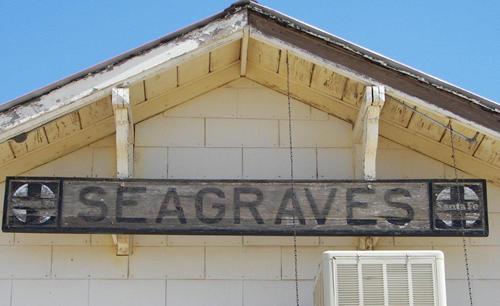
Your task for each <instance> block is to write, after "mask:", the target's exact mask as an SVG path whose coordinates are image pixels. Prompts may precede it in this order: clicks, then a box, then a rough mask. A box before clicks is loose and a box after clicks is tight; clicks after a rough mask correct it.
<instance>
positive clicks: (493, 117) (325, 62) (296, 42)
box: [248, 13, 500, 139]
mask: <svg viewBox="0 0 500 306" xmlns="http://www.w3.org/2000/svg"><path fill="white" fill-rule="evenodd" d="M248 18H249V27H250V38H253V39H256V40H259V41H262V42H264V43H267V44H269V45H272V46H274V47H276V48H279V49H282V50H289V51H291V52H293V53H295V54H297V55H298V56H300V57H302V58H304V59H306V60H308V61H310V62H312V63H314V64H316V65H322V66H325V67H327V68H328V69H331V70H332V71H334V72H337V73H339V74H341V75H344V76H346V77H348V78H350V79H353V80H355V81H358V82H360V83H363V84H365V85H381V86H384V87H385V88H386V93H387V94H388V95H391V96H393V97H395V98H398V99H401V100H404V101H406V102H408V103H410V104H412V105H415V106H418V107H422V108H424V109H427V110H429V111H432V112H435V113H437V114H439V115H441V116H445V117H448V118H452V119H455V120H458V121H460V122H462V123H463V124H465V125H467V126H469V127H471V128H473V129H475V130H477V131H478V132H480V133H482V134H485V135H489V136H491V137H493V138H497V139H500V120H499V119H500V114H493V113H491V112H488V111H484V110H483V109H482V108H481V107H480V106H479V105H477V104H474V103H472V102H470V101H467V100H465V99H462V98H460V97H458V96H456V95H453V94H451V93H448V92H445V91H441V90H438V89H436V88H434V87H431V86H427V85H426V84H425V83H424V82H417V81H416V80H415V79H413V78H410V77H409V76H407V75H404V74H402V73H398V72H397V71H394V70H391V69H388V68H384V67H382V66H380V65H376V64H374V63H373V62H370V61H368V60H367V59H364V58H363V57H362V56H360V55H356V54H355V53H353V52H347V50H344V49H340V48H338V47H335V46H332V45H329V44H327V43H326V42H324V41H320V40H319V39H316V38H313V37H310V36H308V35H307V34H305V33H301V32H299V31H295V30H292V29H289V28H286V27H284V26H281V25H279V24H276V23H275V22H274V21H272V20H268V19H266V18H264V17H261V16H259V15H257V14H254V13H250V14H249V17H248Z"/></svg>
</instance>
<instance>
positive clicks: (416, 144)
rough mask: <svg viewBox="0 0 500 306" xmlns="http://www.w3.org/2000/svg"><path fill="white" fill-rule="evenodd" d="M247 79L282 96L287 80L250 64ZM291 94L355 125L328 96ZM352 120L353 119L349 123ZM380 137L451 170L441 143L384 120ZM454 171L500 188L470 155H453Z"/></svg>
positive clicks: (493, 172) (351, 113)
mask: <svg viewBox="0 0 500 306" xmlns="http://www.w3.org/2000/svg"><path fill="white" fill-rule="evenodd" d="M247 78H249V79H251V80H253V81H255V82H257V83H259V84H261V85H263V86H266V87H268V88H270V89H272V90H275V91H277V92H279V93H281V94H286V87H285V86H286V83H285V82H286V80H285V78H283V77H282V76H280V75H279V74H277V73H273V72H270V71H267V70H264V69H262V68H260V67H257V65H255V64H253V63H249V66H248V74H247ZM290 87H291V88H290V94H291V96H292V97H293V98H295V99H297V100H299V101H302V102H303V103H306V104H309V105H311V106H313V107H316V108H318V109H321V110H322V111H325V112H327V113H329V114H331V115H333V116H335V117H338V118H340V119H342V120H345V121H348V122H351V123H354V121H355V118H356V116H355V115H356V113H357V112H358V111H357V109H356V108H354V106H352V105H349V104H347V103H345V102H343V101H341V100H338V99H335V98H334V97H331V96H326V95H324V94H321V93H319V92H317V91H316V90H314V89H312V88H309V87H305V86H303V85H300V84H298V83H291V85H290ZM350 118H354V119H352V120H351V119H350ZM379 135H380V136H382V137H384V138H387V139H389V140H391V141H394V142H396V143H398V144H400V145H402V146H404V147H406V148H409V149H411V150H413V151H416V152H418V153H421V154H423V155H425V156H428V157H429V158H431V159H434V160H437V161H439V162H442V163H444V164H446V165H448V166H450V167H453V160H452V158H451V148H450V147H449V146H447V145H445V144H442V143H440V142H436V141H434V140H432V139H428V138H426V137H424V136H421V135H419V134H418V133H416V132H412V131H411V130H409V129H407V128H404V127H402V126H398V125H395V124H392V123H390V122H388V121H386V120H384V119H383V118H380V121H379ZM456 157H457V168H458V169H459V170H462V171H464V172H466V173H469V174H472V175H474V176H477V177H482V178H485V179H487V180H491V181H493V182H494V183H495V184H498V185H500V169H499V168H497V167H495V166H494V165H491V164H489V163H486V162H484V161H482V160H479V159H477V158H475V157H473V156H471V155H468V154H466V153H463V152H461V151H458V150H457V151H456Z"/></svg>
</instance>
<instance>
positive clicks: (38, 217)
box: [11, 183, 56, 225]
mask: <svg viewBox="0 0 500 306" xmlns="http://www.w3.org/2000/svg"><path fill="white" fill-rule="evenodd" d="M11 199H12V203H13V206H12V212H13V215H14V217H15V218H16V219H17V221H19V222H21V223H23V224H31V225H41V224H47V223H49V221H51V219H53V218H55V214H56V195H55V193H54V191H53V190H52V189H51V188H50V187H49V186H47V185H45V184H42V183H25V184H22V185H20V186H19V187H17V189H16V190H15V191H14V193H13V194H12V197H11Z"/></svg>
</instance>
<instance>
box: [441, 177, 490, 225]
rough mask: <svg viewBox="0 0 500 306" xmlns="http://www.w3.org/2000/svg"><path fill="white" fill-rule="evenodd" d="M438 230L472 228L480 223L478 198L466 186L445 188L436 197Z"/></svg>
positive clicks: (472, 190)
mask: <svg viewBox="0 0 500 306" xmlns="http://www.w3.org/2000/svg"><path fill="white" fill-rule="evenodd" d="M435 216H436V221H439V222H436V223H437V224H436V226H437V227H438V228H454V229H457V228H458V229H460V228H473V227H475V226H476V225H477V224H478V223H480V222H481V205H480V201H479V196H478V195H477V193H476V192H475V191H474V189H472V188H470V187H468V186H458V187H455V186H453V187H445V188H443V189H442V190H441V191H440V192H439V193H438V194H437V195H436V203H435Z"/></svg>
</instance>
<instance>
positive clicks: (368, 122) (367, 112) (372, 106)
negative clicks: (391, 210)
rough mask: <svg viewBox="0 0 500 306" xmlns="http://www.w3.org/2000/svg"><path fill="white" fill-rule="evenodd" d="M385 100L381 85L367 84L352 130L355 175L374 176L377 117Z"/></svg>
mask: <svg viewBox="0 0 500 306" xmlns="http://www.w3.org/2000/svg"><path fill="white" fill-rule="evenodd" d="M384 102H385V93H384V87H383V86H367V87H366V90H365V96H364V102H363V104H362V105H361V108H360V110H359V113H358V116H357V118H356V123H355V124H354V130H353V143H354V149H355V151H356V152H355V153H356V154H355V156H356V163H355V168H356V177H358V178H363V179H365V180H374V179H375V178H376V158H377V147H378V131H379V118H380V112H381V110H382V107H383V106H384Z"/></svg>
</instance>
